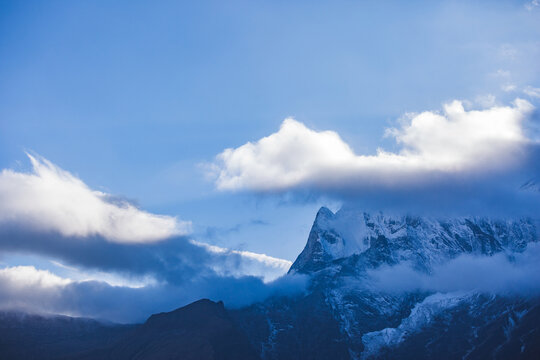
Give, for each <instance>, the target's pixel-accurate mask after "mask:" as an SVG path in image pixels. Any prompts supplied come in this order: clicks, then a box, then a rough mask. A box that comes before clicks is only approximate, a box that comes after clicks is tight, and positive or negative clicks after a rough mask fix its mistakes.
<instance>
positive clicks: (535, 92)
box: [523, 86, 540, 99]
mask: <svg viewBox="0 0 540 360" xmlns="http://www.w3.org/2000/svg"><path fill="white" fill-rule="evenodd" d="M523 92H524V93H525V94H527V95H529V96H530V97H534V98H539V99H540V88H534V87H532V86H527V87H526V88H525V89H524V90H523Z"/></svg>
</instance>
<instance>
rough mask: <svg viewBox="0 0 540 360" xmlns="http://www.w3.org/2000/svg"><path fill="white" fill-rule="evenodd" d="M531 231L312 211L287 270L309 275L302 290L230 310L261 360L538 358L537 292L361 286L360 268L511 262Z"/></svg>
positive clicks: (522, 225)
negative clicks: (468, 259)
mask: <svg viewBox="0 0 540 360" xmlns="http://www.w3.org/2000/svg"><path fill="white" fill-rule="evenodd" d="M538 229H539V227H538V223H537V221H535V220H532V219H513V220H509V219H504V220H494V219H488V218H480V217H469V218H467V217H461V218H444V219H435V218H430V217H417V216H416V217H415V216H388V215H384V214H382V213H375V214H372V213H371V214H370V213H365V212H361V211H356V210H351V209H342V210H340V211H339V212H338V213H336V214H334V213H333V212H332V211H330V210H329V209H327V208H321V209H320V210H319V212H318V213H317V216H316V219H315V222H314V224H313V227H312V229H311V232H310V234H309V237H308V241H307V244H306V246H305V248H304V250H303V251H302V253H301V254H300V255H299V256H298V258H297V259H296V261H295V262H294V264H293V265H292V267H291V269H290V271H289V274H295V273H302V274H308V275H309V276H310V277H311V285H310V288H309V290H308V292H307V294H306V295H305V296H301V297H296V298H281V299H270V300H268V301H266V302H264V303H262V304H256V305H253V306H250V307H248V308H245V309H241V310H239V311H237V312H235V315H236V316H237V318H238V319H239V320H238V322H239V323H240V324H246V325H244V331H245V332H246V333H247V334H251V336H250V339H251V341H252V343H253V346H255V347H257V348H259V349H260V350H259V351H260V353H261V357H262V358H264V359H294V358H309V359H325V358H330V357H331V358H335V359H368V358H381V359H385V358H389V357H390V358H398V359H399V358H403V359H431V358H448V359H457V358H460V359H461V358H467V359H483V358H513V359H514V358H539V357H540V348H539V345H538V344H540V321H539V320H540V307H539V306H540V299H539V298H538V297H537V296H533V295H530V296H521V295H515V294H514V295H494V294H485V293H481V292H477V291H447V292H435V291H429V290H414V289H410V290H404V291H382V290H378V289H377V288H376V287H372V286H367V285H369V284H370V283H369V281H370V280H369V273H370V271H371V272H372V271H376V270H377V269H381V268H384V267H390V266H395V265H400V264H406V265H407V266H408V267H410V268H411V269H412V270H414V271H416V272H418V273H419V274H424V275H426V276H429V275H430V274H432V273H433V271H434V270H435V269H437V267H439V266H442V265H444V264H447V263H448V262H450V261H452V260H453V259H456V258H458V257H460V256H463V255H468V256H475V257H478V259H486V258H489V257H493V256H495V255H497V254H499V255H501V254H504V256H507V257H508V258H510V259H512V257H514V256H516V255H517V254H520V253H522V252H523V251H525V249H526V248H527V246H528V245H529V244H531V243H535V242H537V241H538ZM473 259H476V258H473ZM248 319H249V321H250V322H248ZM265 324H266V326H265Z"/></svg>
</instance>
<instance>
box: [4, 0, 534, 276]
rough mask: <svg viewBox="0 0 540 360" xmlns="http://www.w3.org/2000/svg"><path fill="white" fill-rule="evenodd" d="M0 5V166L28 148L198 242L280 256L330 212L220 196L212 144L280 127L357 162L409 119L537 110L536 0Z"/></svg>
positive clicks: (21, 167)
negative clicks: (459, 111)
mask: <svg viewBox="0 0 540 360" xmlns="http://www.w3.org/2000/svg"><path fill="white" fill-rule="evenodd" d="M0 6H1V11H0V79H2V80H1V81H0V167H1V168H2V169H12V170H13V171H15V172H20V173H25V172H28V171H30V170H31V166H30V162H29V161H28V158H27V156H26V154H25V151H29V152H31V153H34V154H39V155H41V156H43V157H44V158H46V159H48V160H49V161H51V162H52V163H54V164H56V166H58V167H60V168H62V169H64V170H66V171H69V172H70V173H72V174H75V175H76V176H77V177H78V178H80V179H81V180H82V181H84V183H86V184H87V185H88V186H89V187H90V188H92V189H95V190H100V191H103V192H106V193H109V194H113V195H115V196H118V197H120V198H124V199H127V200H129V201H130V202H132V203H134V204H136V205H137V206H138V207H140V208H141V209H144V210H145V211H148V212H150V213H155V214H162V215H167V216H177V217H178V218H180V219H182V220H189V221H191V222H192V224H193V225H192V226H193V231H194V232H193V236H194V238H196V239H197V240H198V241H201V242H204V243H208V244H213V245H218V246H222V247H226V248H230V249H236V250H248V251H252V252H256V253H264V254H267V255H270V256H273V257H277V258H282V259H287V260H290V261H293V260H294V259H295V257H296V256H297V254H298V253H299V252H300V251H301V249H302V248H303V246H304V245H305V242H306V239H307V235H308V232H309V228H310V226H311V223H312V221H313V219H314V216H315V213H316V211H317V209H318V208H319V207H320V206H321V205H326V206H329V207H330V208H332V209H333V210H337V209H338V208H339V206H340V204H341V203H342V202H343V194H340V195H338V196H336V194H335V192H332V191H324V189H323V191H317V193H316V195H313V196H307V197H306V196H303V195H302V196H298V194H297V193H294V191H295V189H292V191H293V192H292V193H290V192H287V191H285V193H283V192H281V193H279V194H277V195H276V193H275V192H272V191H271V192H270V193H268V192H265V191H258V190H260V189H255V191H253V188H252V187H250V185H249V184H250V183H249V179H247V180H246V181H247V182H245V184H247V185H246V188H245V189H244V188H240V189H236V190H235V191H229V190H227V189H225V190H223V189H222V190H220V189H218V188H217V186H216V185H217V183H216V180H215V178H208V174H207V167H208V165H209V164H212V163H215V162H216V160H215V159H216V156H217V155H218V154H220V153H222V152H223V151H224V149H227V148H239V147H240V146H242V145H243V144H246V143H247V142H248V141H251V142H256V141H257V140H259V139H261V138H263V137H265V136H268V135H270V134H273V133H276V132H277V131H278V130H279V129H280V125H281V124H282V122H283V120H284V119H285V118H287V117H292V118H294V119H296V121H298V122H300V123H302V124H304V125H305V126H306V127H307V128H309V129H314V130H316V131H322V130H332V131H335V132H336V133H338V134H339V136H340V137H341V139H342V140H343V142H344V143H346V144H348V146H350V148H351V149H352V150H353V151H354V153H356V154H364V155H375V154H376V151H377V149H378V148H380V147H382V148H384V149H385V150H387V151H394V152H396V151H399V149H401V144H400V143H399V142H396V141H395V139H393V138H392V137H388V136H386V137H385V136H384V134H385V129H387V128H395V127H398V128H399V124H400V121H403V118H404V116H405V117H406V114H408V113H421V112H424V111H431V112H434V113H435V112H439V113H441V112H443V111H444V110H443V104H445V103H450V102H451V101H453V100H461V101H463V103H464V104H465V106H466V108H475V109H478V108H480V109H486V108H491V107H496V106H500V107H504V106H506V107H509V106H512V105H511V104H512V102H513V101H514V100H515V99H516V98H521V99H524V100H526V101H527V102H528V103H529V104H530V105H531V106H532V107H533V108H537V107H538V104H539V102H540V101H539V97H540V95H539V94H540V90H539V89H538V88H539V87H540V66H538V59H539V58H540V7H539V6H538V3H537V2H534V1H533V2H531V1H498V2H488V1H474V2H465V1H463V2H461V1H440V2H435V1H412V2H397V1H396V2H392V1H389V2H380V1H371V2H370V1H366V2H353V1H335V2H322V1H315V2H307V1H296V2H290V1H289V2H286V1H273V2H262V1H260V2H259V1H255V2H253V1H245V2H243V1H232V2H220V1H215V2H212V1H209V2H206V1H204V2H191V1H190V2H188V1H186V2H173V1H171V2H167V1H163V2H159V3H155V2H144V1H135V2H115V3H111V2H107V1H92V2H91V1H77V2H61V1H43V2H40V1H29V2H9V1H6V2H2V3H1V4H0ZM527 114H528V115H527V117H528V119H529V120H530V124H532V125H531V126H532V127H534V126H536V125H534V124H535V122H534V121H535V119H536V118H537V114H536V112H535V110H531V111H530V112H528V113H527ZM527 138H528V139H531V136H527ZM205 169H206V170H205ZM221 169H222V170H223V169H226V167H222V168H221ZM274 180H275V179H268V181H274ZM323 188H324V186H323ZM287 190H289V189H287ZM319 190H320V189H319ZM278 192H279V191H278ZM23 253H25V254H26V253H31V251H28V249H27V250H25V251H23ZM17 254H19V253H17ZM3 259H4V262H6V263H7V264H9V265H24V264H23V262H26V263H28V262H30V263H35V264H37V263H40V264H42V265H43V264H45V263H47V261H46V260H35V259H34V258H31V257H27V258H25V257H23V258H21V257H20V254H19V255H17V256H15V255H13V254H12V253H7V252H6V253H5V254H4V256H3ZM28 259H30V260H28ZM43 266H45V265H43ZM49 268H51V269H54V267H50V266H49ZM56 270H58V271H60V270H59V269H56Z"/></svg>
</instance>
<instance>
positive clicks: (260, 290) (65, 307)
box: [0, 266, 308, 323]
mask: <svg viewBox="0 0 540 360" xmlns="http://www.w3.org/2000/svg"><path fill="white" fill-rule="evenodd" d="M307 280H308V279H307V277H306V276H297V275H295V276H290V275H287V276H286V277H283V278H280V279H278V280H276V281H274V282H271V283H268V284H264V283H263V282H262V281H261V280H260V279H258V278H254V277H243V278H239V279H236V278H227V277H223V278H218V277H207V278H204V279H200V280H198V281H196V282H193V283H189V284H183V285H173V284H167V283H161V284H153V285H147V286H144V287H128V286H111V285H110V284H108V283H106V282H103V281H75V280H71V279H65V278H61V277H59V276H56V275H54V274H52V273H50V272H48V271H44V270H38V269H36V268H35V267H33V266H16V267H8V268H4V269H0V289H1V290H2V291H0V309H4V310H5V309H9V310H23V311H29V312H34V313H35V312H38V313H53V314H64V315H71V316H84V317H93V318H98V319H104V320H108V321H115V322H124V323H125V322H141V321H144V320H145V319H146V318H147V317H148V316H149V315H150V314H153V313H156V312H162V311H171V310H173V309H175V308H178V307H180V306H182V305H185V304H187V303H189V302H192V301H195V300H198V299H200V298H203V297H204V298H210V299H213V300H216V301H217V300H223V301H224V302H225V305H226V306H227V307H239V306H244V305H248V304H251V303H253V302H256V301H262V300H264V299H265V298H266V297H268V296H272V295H280V296H289V295H294V294H299V293H301V292H303V291H304V290H305V287H306V284H307Z"/></svg>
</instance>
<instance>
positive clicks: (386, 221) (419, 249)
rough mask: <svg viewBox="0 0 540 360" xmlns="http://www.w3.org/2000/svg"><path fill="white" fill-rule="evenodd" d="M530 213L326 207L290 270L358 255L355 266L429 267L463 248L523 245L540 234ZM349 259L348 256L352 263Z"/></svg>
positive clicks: (484, 250)
mask: <svg viewBox="0 0 540 360" xmlns="http://www.w3.org/2000/svg"><path fill="white" fill-rule="evenodd" d="M537 229H538V223H537V222H536V221H533V220H531V219H489V218H482V217H457V218H456V217H454V218H431V217H427V216H410V215H387V214H383V213H381V212H377V213H367V212H363V211H359V210H356V209H341V210H339V211H338V212H337V213H335V214H334V213H333V212H332V211H330V210H329V209H328V208H326V207H322V208H321V209H320V210H319V211H318V213H317V216H316V217H315V221H314V223H313V226H312V228H311V231H310V233H309V237H308V241H307V244H306V246H305V248H304V250H303V251H302V252H301V253H300V255H299V256H298V258H297V259H296V261H295V262H294V263H293V265H292V266H291V269H290V272H300V273H313V272H316V271H319V270H322V269H325V268H328V267H330V266H332V265H333V264H334V265H335V264H339V263H342V262H343V261H344V259H348V258H354V259H356V260H355V264H356V265H357V268H366V267H377V266H380V265H382V264H396V263H399V262H402V261H407V262H410V263H411V264H413V266H414V267H416V268H417V269H418V270H423V271H428V272H429V270H430V269H431V268H432V266H433V265H435V264H438V263H442V262H444V261H447V260H449V259H451V258H454V257H456V256H458V255H460V254H463V253H471V254H481V255H493V254H495V253H498V252H501V251H508V252H514V251H522V250H523V249H525V247H526V246H527V244H528V243H529V242H533V241H537V240H538V234H537ZM350 262H351V261H349V263H350Z"/></svg>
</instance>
